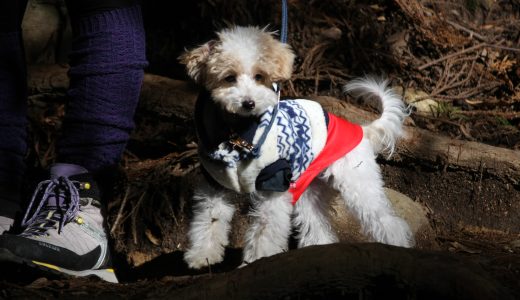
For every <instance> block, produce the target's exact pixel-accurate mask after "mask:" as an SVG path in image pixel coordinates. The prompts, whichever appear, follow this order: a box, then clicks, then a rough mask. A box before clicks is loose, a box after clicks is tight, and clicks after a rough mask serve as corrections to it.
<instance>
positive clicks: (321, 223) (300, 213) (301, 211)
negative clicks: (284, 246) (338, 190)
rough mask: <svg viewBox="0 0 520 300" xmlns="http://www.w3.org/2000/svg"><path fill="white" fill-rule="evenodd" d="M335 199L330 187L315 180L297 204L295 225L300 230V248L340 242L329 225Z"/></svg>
mask: <svg viewBox="0 0 520 300" xmlns="http://www.w3.org/2000/svg"><path fill="white" fill-rule="evenodd" d="M333 198H334V193H332V192H331V189H330V187H329V186H327V185H326V184H325V183H323V182H322V181H321V180H319V179H315V180H314V181H313V182H312V183H311V184H310V185H309V187H308V188H307V190H305V192H304V193H303V195H302V196H301V198H300V199H299V200H298V202H296V206H295V208H294V210H295V215H294V218H293V224H294V227H295V228H296V229H297V230H298V248H301V247H306V246H311V245H326V244H332V243H336V242H338V237H337V236H336V234H335V233H334V231H333V230H332V227H331V226H330V223H329V220H330V212H331V211H330V210H331V206H330V205H331V202H332V199H333Z"/></svg>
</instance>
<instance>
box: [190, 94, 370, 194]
mask: <svg viewBox="0 0 520 300" xmlns="http://www.w3.org/2000/svg"><path fill="white" fill-rule="evenodd" d="M195 122H196V128H197V135H198V139H199V156H200V159H201V163H202V166H203V168H204V170H205V171H206V172H207V173H208V174H209V175H210V177H211V178H212V179H213V180H215V181H216V182H218V183H219V184H220V185H222V186H224V187H226V188H229V189H231V190H234V191H236V192H239V193H251V192H254V191H257V190H258V191H278V192H283V191H287V190H289V192H291V193H292V195H293V204H294V203H296V201H298V199H299V198H300V196H301V194H302V193H303V192H304V191H305V189H306V188H307V187H308V185H309V184H310V183H311V182H312V180H313V179H314V178H315V177H316V176H317V175H319V173H321V172H322V171H323V170H324V169H325V168H326V167H328V166H329V165H330V164H332V163H333V162H334V161H336V160H337V159H339V158H340V157H342V156H344V155H345V154H347V153H348V152H350V151H351V150H352V149H354V148H355V147H356V146H357V145H358V144H359V142H360V141H361V139H362V137H363V131H362V128H361V126H359V125H357V124H353V123H350V122H348V121H346V120H344V119H341V118H339V117H337V116H335V115H333V114H331V113H328V112H326V111H324V110H323V108H322V107H321V105H320V104H319V103H317V102H315V101H311V100H303V99H297V100H283V101H280V102H279V104H278V106H276V107H271V108H269V109H268V110H267V111H266V112H265V113H264V114H262V115H261V116H260V117H259V118H252V117H250V118H246V117H239V116H236V115H231V114H227V113H226V112H224V111H223V110H222V109H220V107H218V106H217V104H215V103H214V101H212V100H211V98H210V95H209V93H208V92H204V93H201V96H199V99H198V100H197V103H196V107H195Z"/></svg>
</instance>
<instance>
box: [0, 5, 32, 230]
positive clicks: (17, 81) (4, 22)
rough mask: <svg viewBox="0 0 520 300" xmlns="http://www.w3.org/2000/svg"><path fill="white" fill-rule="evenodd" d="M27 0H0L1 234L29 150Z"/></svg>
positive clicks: (10, 214)
mask: <svg viewBox="0 0 520 300" xmlns="http://www.w3.org/2000/svg"><path fill="white" fill-rule="evenodd" d="M26 5H27V0H10V1H0V234H2V233H3V232H4V231H7V230H8V229H9V227H10V226H11V225H12V224H13V220H14V216H15V214H16V212H17V211H18V210H19V206H20V204H19V201H20V197H19V188H20V184H21V180H22V176H23V173H24V171H25V164H24V157H25V154H26V151H27V142H26V138H27V133H26V127H27V120H26V114H27V104H26V103H27V102H26V90H27V88H26V87H27V79H26V66H25V57H24V50H23V44H22V30H21V24H22V18H23V14H24V11H25V7H26Z"/></svg>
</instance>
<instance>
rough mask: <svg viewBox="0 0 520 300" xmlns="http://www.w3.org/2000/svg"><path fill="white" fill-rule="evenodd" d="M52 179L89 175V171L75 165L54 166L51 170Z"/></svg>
mask: <svg viewBox="0 0 520 300" xmlns="http://www.w3.org/2000/svg"><path fill="white" fill-rule="evenodd" d="M50 173H51V178H52V179H56V178H59V177H70V176H74V175H78V174H85V173H88V171H87V169H85V168H83V167H82V166H79V165H74V164H61V163H60V164H54V165H53V166H52V167H51V170H50Z"/></svg>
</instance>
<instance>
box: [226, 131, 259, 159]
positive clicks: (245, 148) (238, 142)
mask: <svg viewBox="0 0 520 300" xmlns="http://www.w3.org/2000/svg"><path fill="white" fill-rule="evenodd" d="M228 142H229V144H231V147H232V148H233V150H236V151H240V152H246V153H247V154H249V153H251V151H253V148H254V146H253V144H250V143H249V142H248V141H246V140H244V139H243V138H241V137H239V136H238V135H236V134H233V135H232V136H231V138H230V139H229V141H228Z"/></svg>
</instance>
